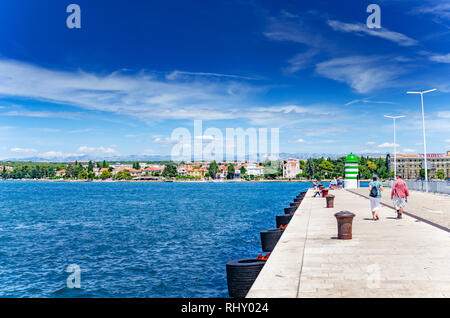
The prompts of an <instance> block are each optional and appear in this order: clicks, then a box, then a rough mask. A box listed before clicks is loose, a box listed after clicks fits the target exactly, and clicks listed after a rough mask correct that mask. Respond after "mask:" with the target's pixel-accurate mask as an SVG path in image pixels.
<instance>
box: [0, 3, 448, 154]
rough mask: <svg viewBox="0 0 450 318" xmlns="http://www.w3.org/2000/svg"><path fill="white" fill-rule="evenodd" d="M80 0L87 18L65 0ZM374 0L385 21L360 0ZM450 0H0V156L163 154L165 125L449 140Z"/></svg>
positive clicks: (360, 141)
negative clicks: (377, 20)
mask: <svg viewBox="0 0 450 318" xmlns="http://www.w3.org/2000/svg"><path fill="white" fill-rule="evenodd" d="M70 3H77V4H79V5H80V7H81V11H82V13H81V19H82V22H81V24H82V28H81V29H68V28H67V27H66V18H67V16H68V14H67V13H66V7H67V6H68V5H69V4H70ZM370 3H377V4H378V5H380V7H381V26H382V28H381V29H379V30H374V29H369V28H367V26H366V24H365V23H366V19H367V17H368V15H369V14H368V13H366V7H367V5H368V4H370ZM449 40H450V4H449V3H448V1H444V0H421V1H400V0H397V1H361V0H358V1H345V2H344V1H276V2H275V1H273V2H271V3H269V2H268V1H257V0H248V1H246V0H239V1H238V0H236V1H235V0H227V1H194V2H188V1H164V2H163V1H137V0H135V1H126V2H125V1H111V0H108V1H106V0H105V1H103V0H96V1H86V0H71V1H62V0H59V1H56V0H55V1H50V0H40V1H32V0H28V1H27V0H17V1H2V2H1V4H0V141H1V143H0V158H1V159H5V158H26V157H43V158H61V159H64V158H66V157H68V156H77V155H80V156H81V155H92V156H105V157H110V156H126V155H131V154H137V155H144V154H145V155H152V154H162V155H167V154H170V150H171V148H172V147H173V145H174V140H173V139H172V138H171V133H172V131H173V130H174V129H175V128H177V127H186V128H188V129H192V127H193V121H194V120H195V119H201V120H203V128H204V129H206V128H208V127H217V128H219V129H221V130H223V131H224V132H225V128H238V127H242V128H244V129H245V128H249V127H255V128H259V127H266V128H279V129H280V152H289V153H297V152H314V153H317V152H318V153H345V152H350V151H352V152H356V153H380V154H381V153H385V152H390V151H392V149H393V148H392V146H393V133H392V121H391V120H389V119H385V118H383V115H384V114H390V115H406V116H407V117H406V118H404V119H400V120H399V121H398V127H397V128H398V129H397V143H398V144H399V152H401V153H414V152H421V151H422V149H423V146H422V132H421V112H420V97H419V96H417V95H407V94H406V91H407V90H427V89H431V88H437V89H438V91H437V92H434V93H431V94H428V95H426V96H425V112H426V127H427V146H428V152H434V153H442V152H445V151H447V150H450V125H449V124H450V76H449V74H450V45H449V43H450V41H449Z"/></svg>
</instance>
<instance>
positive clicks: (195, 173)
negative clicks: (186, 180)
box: [186, 165, 205, 178]
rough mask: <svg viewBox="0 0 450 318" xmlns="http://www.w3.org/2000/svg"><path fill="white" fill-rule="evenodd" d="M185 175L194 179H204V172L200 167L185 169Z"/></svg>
mask: <svg viewBox="0 0 450 318" xmlns="http://www.w3.org/2000/svg"><path fill="white" fill-rule="evenodd" d="M186 175H187V176H188V177H194V178H204V177H205V171H204V170H203V169H201V167H200V166H198V165H195V166H189V167H188V168H187V169H186Z"/></svg>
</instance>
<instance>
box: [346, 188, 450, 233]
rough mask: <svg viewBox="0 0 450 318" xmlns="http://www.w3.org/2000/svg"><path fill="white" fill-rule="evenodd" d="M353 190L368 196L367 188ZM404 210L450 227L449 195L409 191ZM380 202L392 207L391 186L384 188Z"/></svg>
mask: <svg viewBox="0 0 450 318" xmlns="http://www.w3.org/2000/svg"><path fill="white" fill-rule="evenodd" d="M352 191H353V192H356V193H359V194H362V195H364V196H366V197H368V196H369V189H368V188H360V189H354V190H352ZM409 194H410V196H409V198H408V204H407V206H406V209H405V211H406V212H410V213H412V214H414V215H417V216H419V217H421V218H424V219H426V220H429V221H431V222H434V223H436V224H439V225H442V226H445V227H446V228H450V196H449V195H445V194H434V193H424V192H420V191H410V193H409ZM381 202H383V203H384V204H388V205H389V206H391V207H394V205H393V204H392V200H391V188H385V189H384V191H383V194H382V198H381Z"/></svg>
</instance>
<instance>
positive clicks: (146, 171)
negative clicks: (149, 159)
mask: <svg viewBox="0 0 450 318" xmlns="http://www.w3.org/2000/svg"><path fill="white" fill-rule="evenodd" d="M164 168H165V167H164V166H150V167H147V168H145V169H144V170H143V174H147V175H152V174H155V173H159V174H161V173H162V172H163V171H164ZM177 171H178V169H177Z"/></svg>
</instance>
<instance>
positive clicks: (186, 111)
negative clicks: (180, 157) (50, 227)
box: [0, 59, 329, 132]
mask: <svg viewBox="0 0 450 318" xmlns="http://www.w3.org/2000/svg"><path fill="white" fill-rule="evenodd" d="M0 82H2V83H3V84H2V85H0V94H1V95H3V96H7V97H23V98H29V99H33V100H42V101H46V102H54V103H60V104H66V105H71V106H76V107H79V108H83V109H87V110H95V111H104V112H110V113H115V114H120V115H127V116H132V117H135V118H138V119H139V120H142V121H144V122H153V121H157V120H166V119H186V120H193V119H202V120H228V119H244V120H247V121H248V122H249V123H250V124H252V125H269V124H270V125H272V124H274V125H275V124H276V125H277V126H278V123H283V125H289V124H292V123H298V121H301V120H305V119H309V120H314V116H316V117H317V116H322V115H323V114H325V113H329V111H327V108H328V107H327V106H325V105H324V107H316V106H314V105H313V107H309V106H308V107H306V106H298V105H291V106H273V107H257V106H255V105H251V104H249V100H251V97H252V96H253V95H252V94H255V93H257V92H261V91H264V90H266V88H265V87H261V86H258V87H254V86H251V85H248V84H246V83H244V82H242V81H240V82H236V81H234V80H220V81H219V80H217V79H214V80H208V79H207V78H206V79H205V78H200V79H199V78H197V77H195V78H194V79H192V80H190V81H174V80H172V81H167V80H165V79H161V78H156V77H155V76H152V75H148V74H144V73H138V74H135V75H124V74H121V73H120V72H113V73H111V74H109V75H102V76H99V75H96V74H93V73H86V72H82V71H77V72H66V71H54V70H48V69H45V68H42V67H38V66H34V65H31V64H26V63H21V62H17V61H11V60H4V59H0ZM249 95H250V96H249ZM249 97H250V98H249ZM81 114H82V113H81V112H80V113H69V112H48V111H31V110H23V109H19V110H17V109H14V110H12V111H9V112H6V111H5V112H4V113H3V115H6V116H32V117H67V118H77V117H80V115H81ZM0 115H1V114H0ZM277 126H275V127H277ZM78 132H81V131H78Z"/></svg>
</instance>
